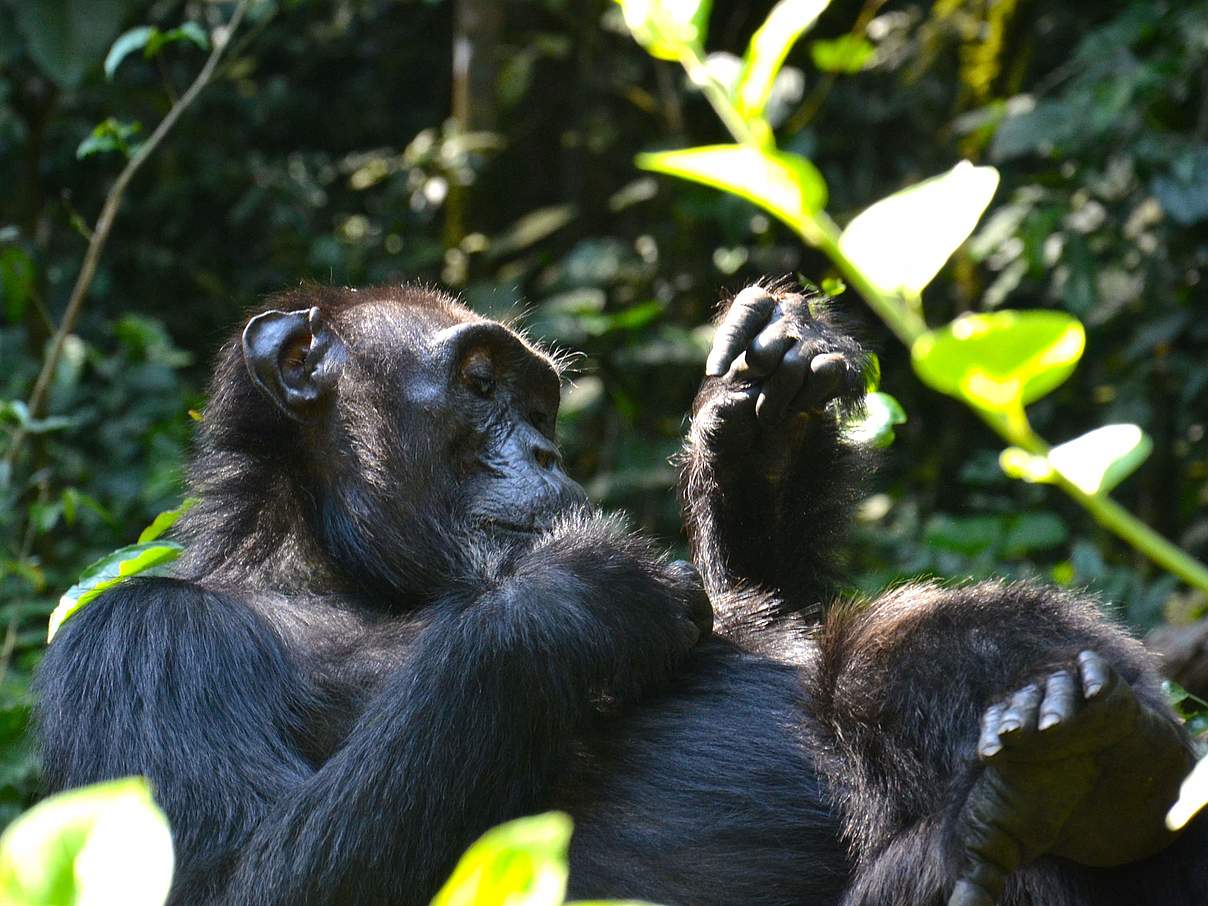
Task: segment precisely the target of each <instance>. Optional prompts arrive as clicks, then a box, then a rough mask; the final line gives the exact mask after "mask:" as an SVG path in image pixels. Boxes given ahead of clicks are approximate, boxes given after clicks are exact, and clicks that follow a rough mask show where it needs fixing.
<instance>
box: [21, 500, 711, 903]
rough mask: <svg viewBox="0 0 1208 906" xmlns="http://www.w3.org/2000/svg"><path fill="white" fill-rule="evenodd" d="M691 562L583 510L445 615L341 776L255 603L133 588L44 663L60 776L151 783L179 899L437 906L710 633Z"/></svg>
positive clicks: (468, 579) (367, 715) (472, 584)
mask: <svg viewBox="0 0 1208 906" xmlns="http://www.w3.org/2000/svg"><path fill="white" fill-rule="evenodd" d="M707 612H708V603H707V601H706V600H705V599H704V597H703V595H702V594H701V592H700V587H699V584H697V582H696V580H695V577H694V576H693V575H692V572H691V570H684V569H681V568H677V567H675V566H668V565H664V564H662V563H660V562H659V561H658V560H657V558H655V557H653V556H652V555H651V553H650V551H649V550H648V549H647V548H646V547H645V546H644V545H643V544H642V543H641V542H639V541H635V540H633V539H630V538H628V537H626V536H624V535H623V534H622V533H620V532H618V531H616V530H615V529H614V528H612V527H611V526H609V525H608V524H607V523H606V522H605V521H603V520H601V519H595V518H589V517H580V518H577V519H573V520H570V521H569V522H567V523H565V524H564V525H563V526H562V527H561V529H560V530H558V531H556V532H554V533H551V534H550V535H547V536H546V537H545V538H543V539H542V540H540V541H539V542H538V543H537V544H536V545H535V547H534V548H533V549H532V550H531V551H530V552H528V553H526V554H524V555H523V556H522V557H520V559H519V561H518V562H517V563H516V564H515V565H514V566H513V567H512V568H510V569H508V570H507V571H506V572H502V573H501V572H498V571H497V570H496V569H492V568H491V567H489V566H485V567H484V568H483V571H482V572H481V574H479V575H475V576H469V575H467V576H465V577H463V581H462V582H461V583H460V584H459V587H458V588H457V589H456V590H451V591H449V592H448V593H447V594H446V595H445V596H444V598H443V599H442V600H441V601H439V602H438V603H436V604H434V605H432V609H431V611H430V614H431V619H430V622H429V623H428V624H427V625H426V627H425V628H424V629H423V630H422V631H421V633H420V636H419V638H418V640H417V641H416V642H415V644H414V646H413V648H412V650H411V651H410V652H409V654H408V656H407V659H406V661H405V663H404V664H403V666H402V667H401V668H399V669H398V670H397V671H396V672H395V673H394V674H393V675H391V676H389V677H388V678H387V679H386V681H385V682H384V684H383V687H382V688H381V689H380V691H378V692H377V693H376V694H375V695H374V696H373V697H372V699H371V700H370V701H369V703H368V706H367V707H366V709H365V711H364V712H363V714H362V715H361V716H360V718H359V720H358V721H357V723H356V725H355V727H354V729H353V730H352V732H351V733H350V735H349V737H348V738H347V740H346V742H345V743H344V745H343V746H342V747H341V748H340V749H339V750H338V751H336V753H335V754H334V755H332V757H331V758H330V759H328V760H327V761H326V762H325V763H323V764H322V765H319V766H315V765H310V764H307V763H306V762H305V761H304V759H303V758H302V757H300V756H299V754H298V748H297V739H298V737H299V736H300V735H301V734H303V733H304V732H305V726H306V724H307V722H308V721H309V720H311V719H313V717H314V716H315V715H314V714H313V711H312V709H313V708H314V707H315V702H314V701H313V699H312V698H311V697H310V696H309V694H308V692H307V688H308V679H307V677H306V676H305V675H304V674H303V671H302V670H300V669H299V667H298V665H297V664H296V663H295V662H294V660H293V659H292V656H291V655H290V653H288V652H287V651H286V649H285V648H284V647H283V645H282V643H281V641H280V640H279V639H278V638H277V637H276V635H275V634H274V632H273V631H272V630H271V629H270V628H269V627H268V626H267V625H266V624H265V623H264V622H263V621H262V620H260V619H259V618H258V617H257V616H256V615H255V614H254V613H252V612H251V611H250V610H249V609H248V608H247V607H246V606H245V605H243V604H242V603H240V602H238V601H235V600H232V599H229V598H226V597H222V596H218V595H215V594H212V593H210V592H207V591H205V590H203V589H201V588H199V587H197V586H195V585H191V584H188V583H183V582H177V581H173V580H147V581H141V582H140V581H135V582H131V583H128V584H126V585H124V586H122V587H120V588H119V589H116V590H114V591H112V592H110V593H108V594H106V595H105V596H103V597H102V598H101V599H100V600H98V601H96V602H94V603H93V604H91V605H90V606H89V607H88V608H86V609H85V610H84V611H82V612H81V613H80V614H78V615H77V616H76V617H75V618H73V620H72V621H71V622H70V623H69V624H67V626H65V627H64V629H63V630H62V632H61V634H60V636H59V638H58V639H56V641H55V643H54V644H53V645H52V646H51V647H50V650H49V653H48V655H47V658H46V662H45V664H44V667H43V669H42V673H41V681H40V692H41V715H40V719H41V722H42V731H43V740H44V746H45V754H46V759H47V765H48V770H49V774H50V778H51V781H52V783H54V784H55V785H56V786H64V785H77V784H80V783H85V782H88V781H91V780H95V779H100V778H103V777H108V776H114V775H116V774H124V773H145V774H147V775H148V776H149V777H150V778H151V781H152V783H153V786H154V789H155V791H156V796H157V799H158V800H159V801H160V802H161V803H162V804H163V805H164V806H165V809H166V811H167V812H168V815H169V818H170V819H171V822H172V827H173V831H174V833H175V834H176V841H177V850H178V860H179V864H178V875H177V878H176V884H175V887H174V897H173V902H176V903H188V904H191V906H192V904H200V903H240V904H249V906H255V904H264V906H268V904H282V906H284V904H300V903H305V904H337V903H340V904H343V903H357V904H377V903H391V904H405V903H426V902H427V901H428V899H429V898H430V897H431V896H432V894H433V893H434V892H435V889H436V887H437V886H438V885H439V883H440V882H441V881H442V880H443V878H444V877H445V876H446V874H447V873H448V871H449V870H450V869H451V867H452V865H453V864H454V861H455V860H456V858H457V856H458V855H459V854H460V853H461V852H462V850H463V849H464V848H465V847H466V846H467V845H468V844H469V843H470V842H472V841H473V839H474V838H475V837H476V836H477V835H478V834H480V833H482V832H483V831H485V830H486V829H487V828H488V827H490V826H492V825H493V824H496V823H498V822H500V821H503V820H505V819H508V818H511V817H516V816H518V815H521V814H525V813H529V812H532V811H536V810H539V809H541V808H542V807H543V806H544V805H545V802H546V798H545V797H546V795H547V792H546V790H547V782H548V781H549V779H550V778H551V775H552V774H553V772H554V771H555V769H556V768H557V766H558V764H559V760H560V759H562V758H564V757H565V755H566V751H565V747H566V746H567V744H568V740H570V739H572V738H573V734H574V730H575V728H576V726H577V725H578V724H579V723H580V722H581V721H582V720H583V719H584V718H585V716H587V715H588V714H589V712H590V709H591V708H592V701H593V699H594V698H597V697H598V696H599V695H602V694H603V695H612V696H614V697H619V698H624V697H625V696H627V695H630V694H632V693H633V692H634V691H635V690H636V689H638V688H639V687H641V686H644V685H645V684H647V683H650V682H654V681H656V680H657V679H658V678H659V677H661V676H662V675H664V674H665V673H666V672H667V670H668V669H669V668H670V667H671V666H672V665H673V664H674V663H676V662H677V661H678V660H679V659H680V658H682V657H683V655H684V654H685V653H686V652H687V651H688V649H689V648H690V647H691V646H692V645H693V644H694V642H695V641H696V639H697V638H698V637H699V636H700V634H701V626H702V625H707V619H708V613H707Z"/></svg>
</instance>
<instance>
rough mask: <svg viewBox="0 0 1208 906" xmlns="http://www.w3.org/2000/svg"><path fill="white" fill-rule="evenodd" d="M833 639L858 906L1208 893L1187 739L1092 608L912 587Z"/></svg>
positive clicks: (827, 738) (1001, 592)
mask: <svg viewBox="0 0 1208 906" xmlns="http://www.w3.org/2000/svg"><path fill="white" fill-rule="evenodd" d="M819 644H820V650H819V656H818V657H817V659H816V661H815V662H814V663H813V664H812V666H811V667H810V669H809V671H808V672H807V675H808V678H809V685H810V692H811V700H812V713H813V715H814V717H815V718H816V719H817V721H818V724H817V726H818V728H819V731H820V736H819V739H820V740H821V741H822V743H823V744H822V745H820V746H819V748H818V753H819V757H820V759H821V768H822V770H823V773H824V774H825V776H826V777H827V778H828V781H829V784H830V787H831V793H832V795H833V797H834V799H835V803H836V806H837V808H838V810H839V812H840V815H841V817H842V818H843V821H844V823H845V825H846V832H847V835H848V837H849V839H850V840H851V841H852V844H853V847H854V850H855V855H856V862H857V868H856V872H855V877H854V879H853V883H852V887H851V889H850V890H849V892H848V895H847V897H846V898H845V900H844V903H845V906H919V904H927V906H933V904H934V906H939V904H943V903H950V904H951V906H993V904H996V903H998V902H999V897H1004V899H1002V902H1003V903H1017V902H1034V903H1064V902H1079V903H1081V902H1094V903H1097V904H1103V906H1126V904H1129V906H1131V904H1135V903H1141V902H1148V903H1154V904H1162V906H1176V904H1177V906H1192V904H1195V903H1201V902H1208V862H1205V860H1204V858H1203V852H1204V847H1205V844H1206V842H1208V840H1206V837H1208V819H1204V820H1201V822H1200V823H1199V825H1198V826H1197V827H1193V828H1192V829H1191V830H1190V831H1189V832H1188V833H1187V834H1185V835H1184V836H1183V837H1182V838H1181V839H1178V840H1175V838H1174V837H1173V836H1172V835H1170V834H1169V833H1168V832H1167V831H1166V830H1165V827H1164V825H1163V819H1164V816H1165V813H1166V810H1167V809H1168V808H1169V806H1170V805H1171V803H1172V802H1173V799H1174V797H1175V796H1176V794H1177V791H1178V787H1179V782H1180V781H1181V779H1182V778H1183V776H1184V775H1185V774H1186V772H1187V770H1188V769H1189V767H1190V765H1191V763H1192V758H1191V753H1190V747H1189V743H1188V740H1187V737H1186V734H1185V733H1184V732H1183V731H1182V729H1181V728H1180V727H1179V725H1178V721H1177V720H1176V719H1175V717H1174V715H1173V714H1172V713H1171V711H1170V709H1169V707H1168V706H1167V705H1166V704H1165V701H1164V699H1163V696H1162V693H1161V691H1160V688H1159V682H1158V677H1157V674H1156V671H1155V670H1154V668H1153V666H1152V664H1151V662H1150V659H1149V657H1148V656H1147V655H1146V654H1145V652H1144V650H1143V649H1142V648H1141V646H1140V645H1139V644H1138V643H1137V642H1136V641H1134V640H1132V639H1130V638H1128V637H1127V636H1125V635H1124V633H1122V632H1121V631H1119V630H1118V629H1116V628H1114V627H1112V626H1110V625H1109V624H1108V623H1107V622H1106V621H1105V620H1104V619H1103V618H1102V617H1101V616H1100V614H1099V613H1098V610H1097V607H1096V606H1095V604H1094V603H1093V602H1091V601H1088V600H1086V599H1084V598H1078V597H1075V596H1072V595H1068V594H1064V593H1061V592H1058V591H1056V590H1053V589H1047V588H1041V587H1038V586H1033V585H1027V584H1016V585H1008V584H1004V583H986V584H982V585H977V586H970V587H965V588H949V589H944V588H939V587H936V586H905V587H903V588H900V589H897V590H895V591H894V592H891V593H889V594H888V595H886V596H884V597H883V598H881V599H880V600H877V601H874V602H873V603H872V604H871V605H868V606H867V607H863V608H854V607H853V608H840V609H836V610H835V611H833V612H832V613H831V614H830V615H829V616H828V619H827V621H826V624H825V625H824V627H823V628H822V630H821V634H820V639H819ZM1197 873H1198V874H1197ZM1025 891H1026V895H1025V894H1024V892H1025ZM1191 891H1195V892H1194V893H1192V892H1191ZM1004 894H1005V896H1004ZM1021 895H1022V896H1023V898H1022V899H1017V898H1016V897H1019V896H1021ZM950 898H951V899H950Z"/></svg>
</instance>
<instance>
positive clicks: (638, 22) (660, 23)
mask: <svg viewBox="0 0 1208 906" xmlns="http://www.w3.org/2000/svg"><path fill="white" fill-rule="evenodd" d="M616 2H617V3H619V4H620V6H621V12H622V13H623V14H624V16H625V24H626V25H627V26H628V27H629V31H630V33H631V34H632V35H633V37H634V39H635V40H637V42H638V43H639V44H641V45H642V47H644V48H645V49H646V52H647V53H649V54H650V55H651V56H652V57H658V58H659V59H660V60H678V59H680V58H681V56H683V54H684V52H685V51H686V50H688V49H699V48H700V47H701V45H703V44H704V42H705V32H706V30H707V28H708V25H709V7H710V2H711V0H616Z"/></svg>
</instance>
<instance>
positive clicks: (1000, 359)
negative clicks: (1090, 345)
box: [910, 311, 1086, 414]
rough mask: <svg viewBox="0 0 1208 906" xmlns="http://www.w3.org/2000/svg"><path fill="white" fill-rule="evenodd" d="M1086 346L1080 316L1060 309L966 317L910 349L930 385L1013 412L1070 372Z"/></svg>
mask: <svg viewBox="0 0 1208 906" xmlns="http://www.w3.org/2000/svg"><path fill="white" fill-rule="evenodd" d="M1085 346H1086V331H1085V330H1083V328H1082V324H1081V323H1080V322H1079V321H1078V319H1076V318H1074V317H1072V316H1070V315H1067V314H1064V313H1063V312H1056V311H999V312H992V313H989V314H970V315H962V316H961V317H959V318H957V319H956V320H955V321H953V322H952V323H950V324H948V325H947V326H945V327H942V328H940V329H939V330H931V331H928V332H927V333H925V334H923V335H922V336H921V337H919V338H918V339H917V340H916V341H915V342H914V344H913V346H912V347H911V349H910V358H911V361H912V363H913V364H914V370H915V371H916V372H917V373H918V375H919V377H920V378H922V380H923V382H924V383H926V384H927V385H928V386H930V387H932V388H934V389H936V390H938V391H940V392H941V393H946V394H948V395H949V396H955V397H957V398H958V399H963V400H966V401H968V402H969V403H971V404H973V405H974V406H977V407H978V408H979V409H984V410H987V411H989V412H997V413H1003V414H1013V413H1015V412H1017V411H1019V410H1020V409H1021V408H1022V407H1023V406H1026V405H1027V404H1028V403H1030V402H1032V401H1033V400H1036V399H1039V398H1040V397H1042V396H1044V395H1045V394H1046V393H1048V392H1049V391H1051V390H1052V389H1053V388H1055V387H1057V386H1058V385H1059V384H1061V382H1062V381H1064V380H1065V379H1066V378H1067V377H1069V376H1070V373H1071V372H1072V371H1073V370H1074V367H1075V366H1076V365H1077V364H1078V360H1079V359H1080V358H1081V357H1082V350H1083V349H1084V348H1085Z"/></svg>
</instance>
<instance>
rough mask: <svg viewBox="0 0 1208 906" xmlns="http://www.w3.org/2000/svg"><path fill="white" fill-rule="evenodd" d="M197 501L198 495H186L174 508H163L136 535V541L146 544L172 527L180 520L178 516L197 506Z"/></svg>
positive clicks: (198, 499)
mask: <svg viewBox="0 0 1208 906" xmlns="http://www.w3.org/2000/svg"><path fill="white" fill-rule="evenodd" d="M199 502H200V498H198V497H186V498H185V499H184V500H182V501H181V504H180V506H178V507H177V508H176V509H174V510H164V511H163V512H162V513H160V514H159V515H158V516H156V517H155V519H154V520H152V522H151V524H150V525H149V526H147V527H146V528H145V529H143V531H142V533H141V534H140V535H139V536H138V543H139V544H146V543H147V542H148V541H154V540H155V539H156V538H158V537H159V536H160V535H162V534H163V533H164V532H166V531H167V530H168V529H170V528H172V526H174V525H176V523H177V522H179V521H180V517H181V516H183V515H184V514H185V513H187V512H189V510H191V509H193V507H195V506H197V504H198V503H199Z"/></svg>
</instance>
